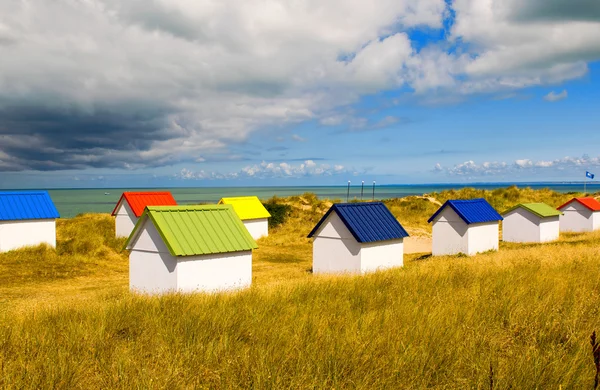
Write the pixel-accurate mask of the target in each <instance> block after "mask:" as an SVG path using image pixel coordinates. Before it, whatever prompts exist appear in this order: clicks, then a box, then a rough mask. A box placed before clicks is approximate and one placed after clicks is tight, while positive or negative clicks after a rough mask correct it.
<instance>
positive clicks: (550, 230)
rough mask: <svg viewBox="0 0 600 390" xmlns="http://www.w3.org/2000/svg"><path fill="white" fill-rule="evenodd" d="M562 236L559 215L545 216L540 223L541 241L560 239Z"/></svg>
mask: <svg viewBox="0 0 600 390" xmlns="http://www.w3.org/2000/svg"><path fill="white" fill-rule="evenodd" d="M559 236H560V222H559V217H558V216H556V217H550V218H544V219H543V220H542V222H541V223H540V242H549V241H554V240H558V237H559Z"/></svg>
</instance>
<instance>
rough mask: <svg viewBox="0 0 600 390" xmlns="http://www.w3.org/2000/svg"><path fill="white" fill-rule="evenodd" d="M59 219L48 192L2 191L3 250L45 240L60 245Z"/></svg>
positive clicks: (0, 238) (0, 244)
mask: <svg viewBox="0 0 600 390" xmlns="http://www.w3.org/2000/svg"><path fill="white" fill-rule="evenodd" d="M56 218H59V215H58V211H57V210H56V207H54V203H53V202H52V199H50V195H49V194H48V192H47V191H10V192H5V191H3V192H0V252H6V251H9V250H12V249H17V248H21V247H24V246H33V245H39V244H44V243H45V244H48V245H50V246H52V247H56Z"/></svg>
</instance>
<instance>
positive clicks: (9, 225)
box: [0, 219, 56, 252]
mask: <svg viewBox="0 0 600 390" xmlns="http://www.w3.org/2000/svg"><path fill="white" fill-rule="evenodd" d="M39 244H48V245H50V246H52V247H56V220H54V219H35V220H33V219H31V220H19V221H1V222H0V252H6V251H9V250H13V249H17V248H21V247H24V246H33V245H39Z"/></svg>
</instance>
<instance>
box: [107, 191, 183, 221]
mask: <svg viewBox="0 0 600 390" xmlns="http://www.w3.org/2000/svg"><path fill="white" fill-rule="evenodd" d="M123 199H125V201H127V204H129V207H131V210H132V211H133V213H134V214H135V216H136V217H138V218H139V217H140V216H141V215H142V213H143V212H144V209H145V208H146V206H177V202H176V201H175V198H173V195H171V193H170V192H123V195H121V198H120V199H119V201H118V202H117V205H116V206H115V209H114V210H113V212H112V214H111V215H115V213H116V212H117V209H118V208H119V205H120V204H121V202H122V201H123Z"/></svg>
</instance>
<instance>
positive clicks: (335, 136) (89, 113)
mask: <svg viewBox="0 0 600 390" xmlns="http://www.w3.org/2000/svg"><path fill="white" fill-rule="evenodd" d="M8 3H9V4H8V5H9V6H12V8H11V10H12V11H13V12H10V13H9V12H0V15H2V16H0V52H4V54H5V55H3V58H10V60H9V61H3V62H2V64H0V86H2V87H3V88H1V89H0V186H1V187H2V188H52V187H131V186H138V187H148V186H164V187H173V186H246V185H343V184H345V183H346V182H347V180H352V181H356V182H360V180H365V181H366V182H371V181H372V180H376V181H377V182H378V183H380V184H396V183H398V184H407V183H456V182H483V181H490V182H497V181H502V182H520V181H555V180H556V181H572V180H583V178H584V175H585V171H586V170H590V171H592V172H596V173H598V174H600V131H599V130H598V123H600V114H598V110H597V107H598V106H599V103H600V100H599V99H600V94H599V93H598V90H599V87H600V81H599V80H600V62H598V60H600V42H599V41H598V39H597V38H594V37H597V36H600V8H599V7H598V5H597V4H596V2H593V1H587V0H578V1H576V2H575V3H573V2H568V4H567V2H566V1H562V2H561V0H553V1H552V2H543V1H541V0H531V1H529V2H526V3H522V2H517V1H516V0H514V1H513V0H508V1H504V2H500V1H499V0H492V1H490V2H485V3H482V2H477V1H476V0H457V1H443V0H425V1H423V0H421V1H420V2H417V1H416V0H405V1H387V0H385V1H384V0H382V1H377V2H375V3H374V4H373V5H372V7H371V8H365V5H364V4H362V3H361V2H353V1H347V2H341V1H334V0H332V1H327V2H320V3H317V2H315V3H314V4H313V3H311V2H307V3H306V4H304V5H302V6H299V5H298V4H296V5H290V4H289V3H287V2H283V1H281V2H279V1H275V0H274V1H272V2H271V3H264V2H256V3H254V2H253V1H248V2H244V3H240V2H236V1H225V2H223V3H222V4H220V6H219V7H208V6H207V4H208V3H205V2H189V3H186V2H181V3H178V4H171V3H170V2H166V1H165V2H162V1H156V2H154V3H152V5H151V6H150V9H149V10H148V9H147V10H146V11H147V12H145V13H140V12H139V7H142V6H143V5H141V4H140V3H138V2H135V1H124V2H116V1H110V0H103V1H101V0H98V1H97V2H96V3H98V4H96V5H102V6H101V7H91V6H90V5H89V4H87V5H86V4H71V3H63V2H57V3H56V4H46V3H44V2H41V1H40V2H33V3H32V6H31V7H27V8H26V7H23V6H22V5H19V3H17V2H15V3H13V2H12V1H9V2H8ZM561 3H564V4H562V5H569V9H570V11H569V12H565V11H564V9H563V8H561ZM4 6H6V4H3V5H0V11H3V10H2V7H4ZM90 7H91V8H90ZM298 7H300V8H298ZM4 11H6V10H4ZM45 15H54V18H52V17H50V18H48V17H45ZM82 15H86V18H85V23H84V22H82V21H81V16H82ZM233 20H235V21H238V23H232V21H233ZM350 20H352V21H355V22H353V23H349V21H350ZM357 20H358V22H356V21H357ZM209 22H210V23H209ZM198 26H200V27H198Z"/></svg>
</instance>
